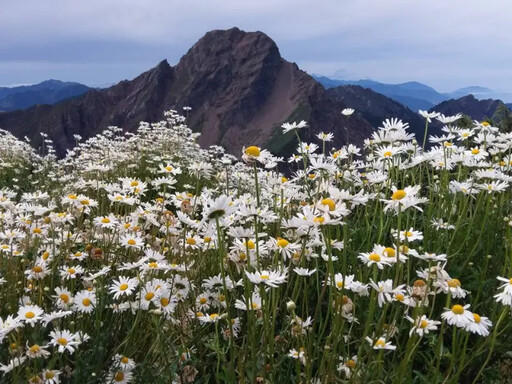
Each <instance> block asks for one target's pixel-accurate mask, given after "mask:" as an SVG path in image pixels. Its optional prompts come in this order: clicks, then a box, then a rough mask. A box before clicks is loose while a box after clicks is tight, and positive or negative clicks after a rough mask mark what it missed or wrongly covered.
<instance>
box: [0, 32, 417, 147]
mask: <svg viewBox="0 0 512 384" xmlns="http://www.w3.org/2000/svg"><path fill="white" fill-rule="evenodd" d="M404 87H405V88H407V87H409V88H414V87H418V85H414V84H409V85H404ZM185 106H190V107H191V108H192V110H191V111H190V112H189V114H188V125H189V126H190V127H191V128H192V129H193V130H195V131H197V132H201V136H200V138H199V143H200V144H201V145H202V146H205V147H207V146H209V145H212V144H219V145H222V146H224V147H225V148H226V149H227V150H228V151H229V152H231V153H232V154H235V155H240V153H241V149H242V147H243V146H248V145H259V146H263V147H266V148H268V149H270V150H271V151H272V152H273V153H276V154H282V155H285V154H289V153H290V152H291V151H292V150H293V149H294V147H295V146H296V137H295V134H294V133H293V132H289V133H287V134H286V135H283V134H282V129H281V128H280V126H281V124H282V123H284V122H288V121H300V120H306V121H307V122H308V127H307V128H304V129H301V130H300V135H301V136H302V139H303V140H308V141H309V140H316V139H315V138H314V136H315V134H317V133H319V132H321V131H322V132H332V133H334V135H335V140H334V143H333V145H334V146H340V145H343V144H345V143H346V142H347V137H349V138H350V141H351V142H353V143H356V144H361V143H362V141H363V140H364V139H365V138H367V137H369V136H370V134H371V132H372V131H373V128H372V126H374V127H377V126H379V125H381V123H382V121H383V120H385V119H386V118H391V117H398V118H401V119H403V120H404V121H406V122H408V123H409V124H410V126H411V129H412V131H413V132H416V133H417V134H418V136H419V137H422V135H423V124H424V123H423V120H422V119H421V118H420V117H419V116H418V115H417V114H416V113H414V112H413V111H411V110H410V109H408V108H407V107H404V106H403V105H402V104H400V103H398V102H396V101H394V100H391V99H390V98H388V97H386V96H384V95H381V94H379V93H376V92H374V91H372V90H370V89H367V88H363V87H360V86H352V85H345V86H339V87H336V88H331V89H325V88H324V87H323V86H322V85H321V84H320V83H318V82H317V81H316V80H315V79H313V78H312V77H311V76H310V75H308V74H307V73H306V72H304V71H301V70H300V69H299V68H298V67H297V65H296V64H294V63H290V62H288V61H286V60H284V59H283V58H282V57H281V55H280V53H279V49H278V48H277V46H276V44H275V43H274V42H273V41H272V40H271V39H270V38H269V37H268V36H267V35H265V34H263V33H261V32H249V33H247V32H243V31H241V30H239V29H238V28H232V29H229V30H216V31H211V32H209V33H207V34H206V35H205V36H204V37H202V38H201V39H200V40H199V41H198V42H197V43H196V44H194V46H192V48H190V49H189V51H188V52H187V53H186V54H185V55H184V56H183V57H182V58H181V60H180V61H179V63H178V64H177V65H176V66H170V65H169V63H168V62H167V61H165V60H164V61H162V62H160V63H159V64H158V65H157V66H156V67H154V68H152V69H151V70H149V71H147V72H145V73H143V74H141V75H139V76H138V77H136V78H135V79H133V80H130V81H127V80H125V81H122V82H120V83H118V84H116V85H114V86H111V87H109V88H106V89H91V90H89V91H88V92H87V93H85V94H83V95H81V96H78V97H75V98H73V99H69V100H66V101H63V102H60V103H57V104H55V105H36V106H33V107H31V108H29V109H27V110H23V111H21V110H19V111H13V112H4V113H0V128H2V129H7V130H9V131H11V132H13V133H14V134H15V135H17V136H18V137H24V136H27V137H28V138H30V139H31V141H32V142H33V143H34V145H36V146H37V145H39V144H40V143H41V135H40V133H41V132H44V133H47V134H48V135H49V137H50V138H51V139H52V140H53V141H54V143H55V146H56V149H57V151H58V154H60V155H62V154H64V153H65V150H66V149H68V148H70V147H72V146H74V144H75V139H74V135H75V134H78V135H80V136H82V137H83V138H88V137H91V136H93V135H95V134H97V133H99V132H101V131H102V130H104V129H105V128H106V127H108V126H110V125H115V126H119V127H123V128H125V129H127V130H129V131H134V130H136V129H137V127H138V125H139V122H140V121H149V122H153V121H159V120H161V119H163V112H164V111H166V110H169V109H177V110H181V109H182V108H183V107H185ZM346 107H351V108H354V109H355V110H356V113H355V114H354V115H353V116H351V117H350V122H349V120H348V119H347V118H346V117H345V116H343V115H342V114H341V113H340V112H341V110H342V109H343V108H346ZM347 127H349V128H350V132H349V134H348V135H347V131H346V128H347Z"/></svg>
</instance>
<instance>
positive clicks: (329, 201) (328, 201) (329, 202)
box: [322, 199, 336, 211]
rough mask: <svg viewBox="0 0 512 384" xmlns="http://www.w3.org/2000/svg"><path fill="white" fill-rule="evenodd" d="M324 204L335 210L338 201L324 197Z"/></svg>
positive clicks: (330, 209)
mask: <svg viewBox="0 0 512 384" xmlns="http://www.w3.org/2000/svg"><path fill="white" fill-rule="evenodd" d="M322 205H327V206H328V207H329V211H334V209H335V208H336V203H335V202H334V200H333V199H323V200H322Z"/></svg>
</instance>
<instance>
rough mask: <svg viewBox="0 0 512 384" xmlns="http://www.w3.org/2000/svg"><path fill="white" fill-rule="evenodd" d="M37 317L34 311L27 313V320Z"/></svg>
mask: <svg viewBox="0 0 512 384" xmlns="http://www.w3.org/2000/svg"><path fill="white" fill-rule="evenodd" d="M35 316H36V314H35V313H34V312H32V311H29V312H27V313H25V319H33V318H34V317H35Z"/></svg>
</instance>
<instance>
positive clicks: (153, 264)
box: [148, 261, 158, 268]
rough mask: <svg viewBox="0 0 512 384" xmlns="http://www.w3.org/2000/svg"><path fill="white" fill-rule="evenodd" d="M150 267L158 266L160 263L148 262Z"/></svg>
mask: <svg viewBox="0 0 512 384" xmlns="http://www.w3.org/2000/svg"><path fill="white" fill-rule="evenodd" d="M148 267H149V268H158V263H156V262H154V261H152V262H151V263H149V264H148Z"/></svg>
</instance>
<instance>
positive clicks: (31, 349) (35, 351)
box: [29, 344, 41, 353]
mask: <svg viewBox="0 0 512 384" xmlns="http://www.w3.org/2000/svg"><path fill="white" fill-rule="evenodd" d="M29 350H30V352H31V353H38V352H39V351H40V350H41V347H40V346H39V345H37V344H34V345H33V346H31V347H30V348H29Z"/></svg>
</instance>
